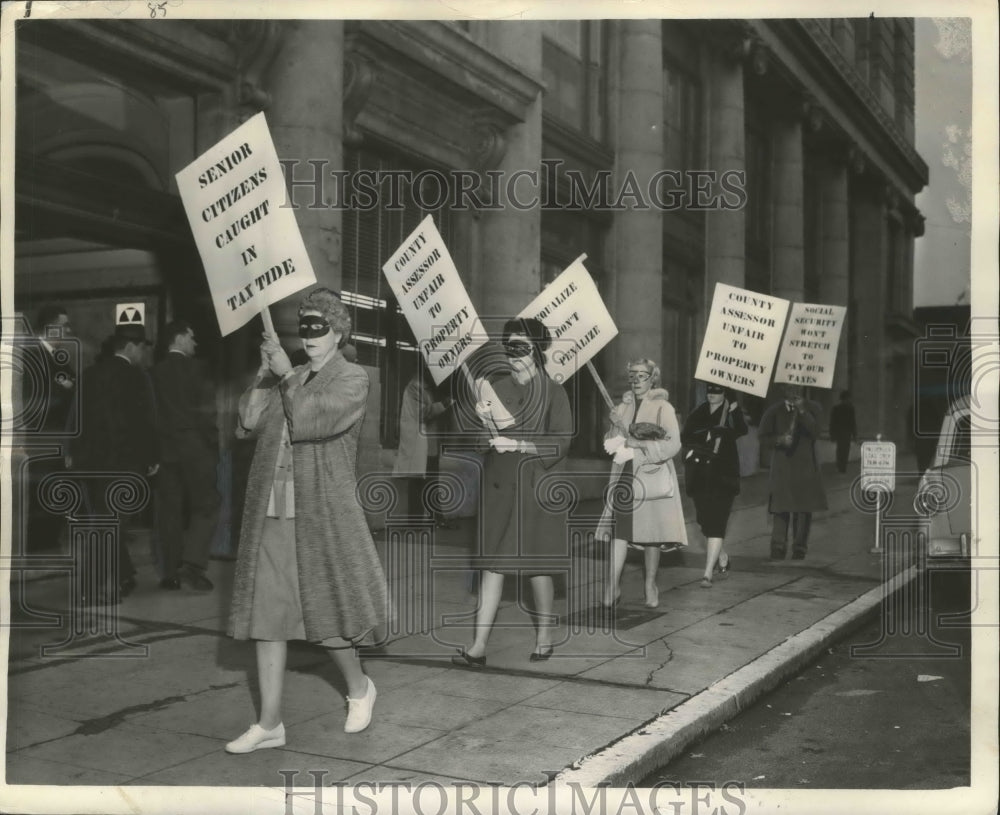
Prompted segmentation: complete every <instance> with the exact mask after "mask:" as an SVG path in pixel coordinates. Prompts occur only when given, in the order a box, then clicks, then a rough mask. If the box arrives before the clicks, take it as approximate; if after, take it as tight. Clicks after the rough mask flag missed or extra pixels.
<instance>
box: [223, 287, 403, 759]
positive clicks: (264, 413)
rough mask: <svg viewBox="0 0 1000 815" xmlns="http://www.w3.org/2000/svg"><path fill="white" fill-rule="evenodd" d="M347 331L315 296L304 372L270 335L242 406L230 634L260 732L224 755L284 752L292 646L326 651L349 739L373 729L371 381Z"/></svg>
mask: <svg viewBox="0 0 1000 815" xmlns="http://www.w3.org/2000/svg"><path fill="white" fill-rule="evenodd" d="M350 328H351V319H350V315H349V313H348V311H347V309H346V308H345V306H344V305H343V303H341V301H340V299H339V297H338V296H337V295H336V294H335V293H334V292H332V291H331V290H329V289H325V288H319V289H315V290H313V291H312V292H311V293H310V294H309V295H308V296H306V297H305V298H304V299H303V301H302V303H301V304H300V306H299V336H300V337H301V338H302V344H303V347H304V349H305V352H306V355H307V356H308V358H309V361H308V362H307V363H306V364H304V365H300V366H298V367H295V368H293V367H292V365H291V363H290V362H289V361H288V357H287V356H286V354H285V352H284V350H283V349H282V348H281V345H280V344H279V343H278V340H277V338H276V337H274V336H272V335H270V334H265V339H264V343H263V344H262V346H261V368H260V370H259V371H258V374H257V379H256V381H255V382H254V384H253V385H252V386H251V387H250V388H249V390H247V392H246V393H244V394H243V397H242V398H241V400H240V431H239V434H240V435H242V436H244V437H246V436H250V435H256V437H257V447H256V450H255V453H254V457H253V463H252V465H251V468H250V476H249V479H248V483H247V493H246V504H245V506H246V508H245V511H244V517H243V528H242V531H241V534H240V547H239V559H238V561H237V564H236V577H235V583H234V586H233V601H232V611H231V615H230V620H229V634H230V636H232V637H234V638H235V639H253V640H256V641H257V673H258V678H259V683H260V694H261V711H260V719H259V721H258V722H257V723H256V724H254V725H252V726H251V727H250V729H249V730H247V731H246V733H244V734H243V735H242V736H240V737H239V738H238V739H235V740H234V741H232V742H230V743H229V744H227V745H226V750H227V751H228V752H231V753H248V752H251V751H253V750H257V749H260V748H262V747H279V746H281V745H283V744H284V743H285V729H284V726H283V724H282V722H281V693H282V686H283V681H284V671H285V663H286V658H287V653H288V640H292V639H297V640H307V641H309V642H315V643H320V644H322V645H325V646H327V647H328V648H330V649H332V650H331V653H332V655H333V658H334V661H335V662H336V663H337V666H338V667H339V668H340V671H341V673H342V674H343V675H344V679H345V681H346V684H347V701H348V714H347V720H346V722H345V725H344V730H345V732H349V733H353V732H357V731H359V730H363V729H364V728H365V727H367V726H368V723H369V722H370V720H371V712H372V706H373V704H374V702H375V686H374V684H372V682H371V680H370V679H369V678H368V677H367V676H366V675H365V673H364V671H363V670H362V667H361V661H360V659H359V658H358V655H357V652H356V651H355V646H356V645H357V644H358V643H359V642H361V641H362V640H363V639H364V638H365V637H366V636H367V635H368V634H369V633H370V632H372V630H373V629H374V628H375V627H376V626H378V625H379V624H381V623H382V622H383V621H384V620H385V616H386V589H385V576H384V574H383V571H382V565H381V563H380V562H379V558H378V554H377V552H376V550H375V545H374V543H373V541H372V538H371V533H370V532H369V530H368V525H367V523H366V522H365V515H364V512H363V510H362V509H361V506H360V505H359V504H358V500H357V498H356V496H355V489H356V486H357V475H356V469H355V467H356V461H357V447H358V437H359V435H360V433H361V424H362V421H363V419H364V413H365V404H366V399H367V396H368V387H369V383H368V375H367V374H366V373H365V371H364V369H362V368H360V367H359V366H357V365H354V364H352V363H350V362H347V361H346V360H345V359H344V357H343V355H342V354H341V351H340V348H341V346H343V344H344V342H345V341H346V340H347V337H348V334H349V332H350Z"/></svg>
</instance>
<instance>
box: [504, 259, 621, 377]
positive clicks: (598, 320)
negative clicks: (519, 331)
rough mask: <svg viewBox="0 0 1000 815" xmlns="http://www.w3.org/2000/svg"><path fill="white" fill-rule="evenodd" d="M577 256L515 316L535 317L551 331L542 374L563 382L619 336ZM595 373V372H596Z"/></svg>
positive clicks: (581, 261)
mask: <svg viewBox="0 0 1000 815" xmlns="http://www.w3.org/2000/svg"><path fill="white" fill-rule="evenodd" d="M586 258H587V256H586V255H580V257H578V258H577V259H576V260H574V261H573V262H572V263H571V264H570V265H569V266H567V267H566V269H565V270H563V272H562V273H560V275H559V276H558V277H557V278H556V279H555V280H553V281H552V282H551V283H549V285H548V286H546V287H545V288H544V289H543V290H542V293H541V294H539V295H538V297H536V298H535V299H534V300H532V301H531V302H530V303H529V304H528V305H527V306H526V307H525V308H524V309H523V310H522V311H521V313H520V314H519V315H518V316H519V317H534V318H535V319H536V320H539V321H541V322H542V323H544V324H545V326H546V327H547V328H548V329H549V330H550V331H551V332H552V345H551V346H550V347H549V351H548V354H547V357H548V361H547V362H546V364H545V373H547V374H548V375H549V378H550V379H552V380H553V381H554V382H559V383H562V382H565V381H566V380H567V379H569V378H570V377H571V376H573V374H575V373H576V372H577V371H578V370H579V368H580V366H581V365H583V364H585V363H587V362H589V361H590V360H591V359H592V358H593V357H594V355H595V354H597V352H598V351H600V350H601V349H602V348H603V347H604V346H605V345H607V344H608V343H609V342H611V340H613V339H614V338H615V337H616V336H617V335H618V327H617V326H616V325H615V322H614V320H612V319H611V314H609V313H608V309H607V307H606V306H605V305H604V301H603V300H602V299H601V295H600V292H598V291H597V286H596V285H595V284H594V280H593V278H591V276H590V274H589V273H588V272H587V269H586V267H585V266H584V265H583V261H584V260H586ZM595 376H596V374H595Z"/></svg>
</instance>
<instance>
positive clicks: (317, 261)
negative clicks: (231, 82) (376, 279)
mask: <svg viewBox="0 0 1000 815" xmlns="http://www.w3.org/2000/svg"><path fill="white" fill-rule="evenodd" d="M280 25H281V28H280V36H281V38H282V40H281V45H280V48H279V50H278V53H277V55H276V56H275V58H274V62H273V63H272V65H271V69H270V71H269V73H268V83H267V90H268V93H269V94H270V97H271V103H270V106H268V107H267V108H266V109H265V115H266V116H267V122H268V125H269V126H270V128H271V135H272V137H273V138H274V146H275V149H276V150H277V152H278V156H279V157H280V158H282V159H298V162H299V163H298V166H297V167H296V170H297V172H296V179H297V180H299V181H302V180H306V181H308V180H311V179H312V178H313V167H312V166H311V165H310V164H309V163H308V162H309V160H310V159H325V160H326V161H327V162H328V164H327V166H326V169H327V178H328V177H329V176H328V174H329V171H330V170H334V169H336V170H339V169H343V164H344V151H343V143H342V125H343V104H342V103H343V86H344V81H343V79H344V25H343V22H341V21H339V20H295V21H291V20H290V21H283V22H282V23H281V24H280ZM314 194H315V191H314V188H313V187H312V186H311V185H309V186H305V185H300V186H298V187H297V188H296V189H295V190H294V191H293V195H292V197H291V198H290V200H291V201H293V202H294V203H295V205H296V209H295V219H296V221H298V225H299V230H300V231H301V232H302V239H303V241H304V242H305V246H306V251H307V252H308V253H309V259H310V260H311V261H312V265H313V269H314V271H315V272H316V281H317V283H318V284H319V285H322V286H329V287H330V288H332V289H335V290H337V291H339V290H340V284H341V275H342V269H341V258H340V252H341V214H340V212H339V211H338V210H334V209H330V208H329V203H330V200H331V197H332V194H333V193H332V189H326V190H324V195H323V198H324V200H323V201H320V200H319V199H320V196H319V195H318V194H316V199H317V201H316V203H317V205H320V204H326V206H317V207H315V208H310V205H311V204H312V203H313V196H314ZM300 298H301V294H295V295H292V296H291V297H286V298H285V299H284V300H282V301H281V302H280V303H277V304H275V305H273V306H271V316H272V317H273V319H274V323H275V327H276V328H277V329H278V333H279V334H281V335H282V337H284V338H288V337H292V336H295V335H296V333H297V325H298V317H297V307H298V302H299V299H300Z"/></svg>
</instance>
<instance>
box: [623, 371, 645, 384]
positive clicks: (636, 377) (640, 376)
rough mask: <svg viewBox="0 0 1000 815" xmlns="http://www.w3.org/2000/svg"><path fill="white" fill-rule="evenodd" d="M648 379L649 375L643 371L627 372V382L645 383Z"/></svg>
mask: <svg viewBox="0 0 1000 815" xmlns="http://www.w3.org/2000/svg"><path fill="white" fill-rule="evenodd" d="M649 378H650V375H649V374H648V373H646V372H645V371H629V372H628V381H629V382H645V381H646V380H648V379H649Z"/></svg>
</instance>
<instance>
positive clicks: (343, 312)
mask: <svg viewBox="0 0 1000 815" xmlns="http://www.w3.org/2000/svg"><path fill="white" fill-rule="evenodd" d="M307 311H318V312H319V313H320V314H322V315H323V319H325V320H326V321H327V322H328V323H329V324H330V328H331V329H332V330H333V331H334V332H336V333H337V334H340V342H339V343H338V344H337V347H338V348H343V347H344V345H345V344H346V343H347V340H348V338H349V337H350V336H351V313H350V312H349V311H348V310H347V306H345V305H344V301H343V300H341V299H340V295H339V294H337V292H335V291H334V290H333V289H328V288H326V287H325V286H320V287H319V288H317V289H313V290H312V291H311V292H309V294H307V295H306V296H305V297H303V298H302V301H301V302H300V303H299V317H301V316H302V315H303V314H305V313H306V312H307Z"/></svg>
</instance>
